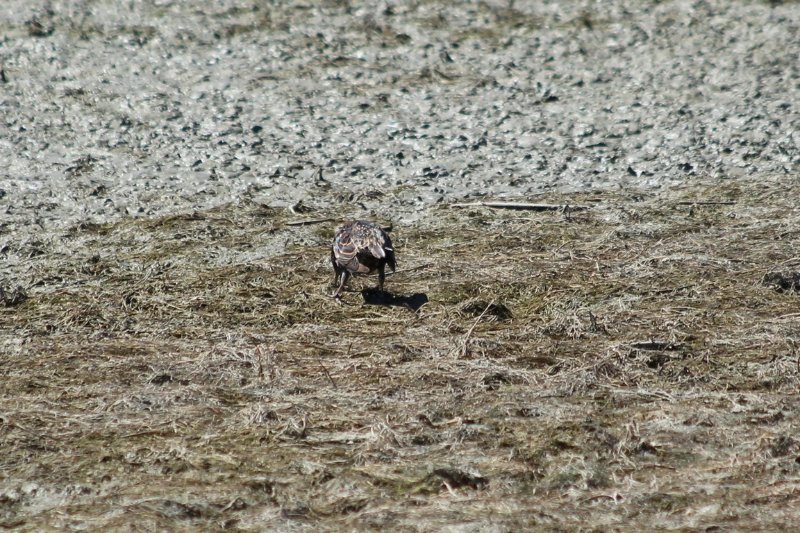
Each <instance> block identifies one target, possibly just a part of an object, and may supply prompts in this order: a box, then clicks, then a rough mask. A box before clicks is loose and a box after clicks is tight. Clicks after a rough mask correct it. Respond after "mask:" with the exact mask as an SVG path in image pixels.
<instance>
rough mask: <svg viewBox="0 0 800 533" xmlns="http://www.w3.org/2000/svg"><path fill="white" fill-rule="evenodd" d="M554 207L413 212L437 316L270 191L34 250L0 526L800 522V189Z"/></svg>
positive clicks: (1, 391) (9, 345) (27, 246)
mask: <svg viewBox="0 0 800 533" xmlns="http://www.w3.org/2000/svg"><path fill="white" fill-rule="evenodd" d="M529 200H542V201H550V202H560V201H569V202H570V203H583V204H587V203H588V204H591V205H592V206H593V207H592V208H591V209H590V210H588V211H584V212H580V213H573V214H571V215H570V216H569V218H566V217H565V216H564V215H563V214H559V213H526V212H505V211H492V210H489V209H484V208H481V209H466V210H456V209H448V208H446V207H441V208H438V210H437V211H435V212H432V213H431V215H430V217H429V220H428V221H427V222H426V223H420V224H417V225H415V226H414V227H395V230H394V233H393V239H394V240H395V244H396V246H397V248H398V250H399V256H398V258H399V262H400V265H399V271H398V273H397V274H396V275H394V276H390V277H389V278H388V281H387V288H388V289H389V290H390V291H392V292H393V293H394V294H395V295H396V296H398V297H399V298H397V299H395V300H394V303H398V302H402V301H403V300H402V297H411V296H412V295H414V294H418V295H421V294H424V295H425V296H426V297H427V300H428V302H427V303H426V304H425V305H423V306H422V307H421V308H419V309H418V310H417V311H416V312H414V311H412V310H409V309H407V308H405V307H403V306H402V305H392V306H380V305H365V304H364V296H362V294H361V293H360V292H359V289H360V288H362V287H367V286H369V285H371V284H373V283H374V280H372V279H369V280H364V281H363V282H361V281H356V282H355V283H353V284H352V286H351V291H350V292H348V293H346V295H345V302H346V303H345V305H337V304H336V303H335V302H334V301H332V300H331V299H330V297H329V296H328V294H329V293H330V290H331V289H330V286H329V283H330V281H331V280H332V278H333V276H332V273H331V271H330V267H329V265H328V263H327V258H326V246H327V242H328V240H329V238H330V235H332V232H333V229H334V223H333V222H330V223H324V224H317V225H307V226H288V225H286V222H287V221H288V220H289V219H293V218H297V217H296V216H295V215H292V214H290V213H288V212H284V211H282V210H272V209H268V208H265V207H263V206H260V205H255V204H253V205H236V206H234V205H228V206H223V207H220V208H217V209H214V210H211V211H208V212H201V213H194V214H189V215H182V216H172V217H167V218H162V219H158V220H126V221H122V222H120V223H118V224H113V225H104V226H96V225H84V226H83V227H76V228H73V229H72V230H71V231H69V232H67V233H64V234H47V233H45V234H43V235H42V237H41V239H40V240H37V241H30V242H15V243H12V244H11V245H9V247H8V248H6V249H5V250H4V253H5V255H6V259H7V260H8V265H9V266H8V267H7V272H10V273H11V274H10V278H8V279H5V280H3V285H4V288H5V289H6V291H5V292H6V294H7V295H12V294H14V292H13V291H14V289H15V288H16V287H17V286H22V287H24V289H25V291H24V292H25V293H26V294H27V296H28V299H27V300H24V298H22V299H20V298H17V299H15V300H12V299H8V298H7V299H6V303H7V305H6V306H5V307H0V329H1V330H2V331H3V333H2V337H0V342H2V352H3V355H2V356H0V371H1V372H2V375H3V379H2V381H1V382H0V406H2V407H0V447H2V450H3V454H2V456H0V525H2V526H5V527H19V528H22V529H29V530H33V529H40V528H43V527H56V528H91V529H108V528H116V529H124V528H144V529H156V528H158V529H161V528H164V529H195V528H198V529H199V528H212V529H213V528H241V529H263V528H285V529H306V528H311V527H314V528H320V527H322V528H324V529H340V528H342V529H352V528H357V529H370V528H374V529H383V528H385V527H387V526H388V525H392V526H394V527H397V528H402V529H408V530H434V529H440V528H443V527H457V526H464V527H467V526H475V527H477V528H480V529H485V528H487V527H488V526H489V525H490V524H491V525H493V526H494V527H495V528H496V529H497V530H520V529H521V528H524V527H539V528H547V529H563V530H574V529H575V528H577V527H586V528H589V529H591V528H596V529H597V530H608V529H614V528H619V529H626V530H641V529H642V528H646V529H668V528H690V529H693V528H708V527H718V528H721V529H729V528H731V529H737V530H744V529H772V530H780V529H783V530H789V529H794V528H796V527H797V526H798V525H800V518H798V511H797V505H795V504H796V502H797V499H798V494H800V477H799V476H798V474H799V473H800V465H799V464H798V462H800V440H798V439H797V437H796V436H795V434H794V431H793V427H794V424H793V420H796V419H797V417H798V415H800V407H798V403H797V402H796V401H795V399H796V397H795V394H796V391H797V386H798V382H799V380H798V376H799V375H800V374H799V369H798V365H799V364H800V361H799V360H798V355H797V352H796V348H795V347H796V343H797V340H798V339H797V337H798V329H797V320H798V317H800V314H798V312H797V305H798V298H799V297H800V295H798V294H796V293H795V290H796V284H792V283H789V285H783V286H781V284H780V280H779V279H778V278H775V277H774V276H773V277H769V276H768V277H767V278H766V281H765V282H764V283H762V280H764V279H765V278H764V276H765V275H766V274H768V273H769V272H780V273H782V274H783V275H784V276H785V279H789V280H791V279H793V278H792V274H793V272H795V271H796V270H798V269H800V254H798V253H797V250H795V242H796V239H795V237H796V235H795V233H796V231H797V230H795V229H793V228H797V227H798V211H797V209H796V208H795V207H794V206H793V203H794V200H793V198H791V197H789V196H787V195H786V194H785V191H784V190H783V189H782V188H781V187H780V186H778V185H774V186H773V185H771V184H742V183H736V184H731V185H728V186H724V187H720V186H718V187H716V188H713V189H711V188H702V187H697V188H694V189H684V190H678V191H672V192H670V193H664V194H662V195H659V196H652V195H648V194H644V193H643V194H612V193H607V194H599V193H598V194H594V195H592V196H587V195H583V196H574V197H569V198H566V197H563V198H558V197H552V196H551V197H547V198H539V199H529ZM720 200H724V201H731V202H736V203H735V204H712V205H704V204H698V205H691V204H690V203H691V202H702V201H720ZM317 215H319V216H320V217H325V216H332V215H333V213H315V214H314V216H317ZM776 279H777V280H778V281H776ZM17 294H19V293H17ZM365 294H366V296H367V297H369V296H370V295H369V293H365ZM420 298H421V297H420V296H418V297H417V299H416V300H414V301H417V302H420V301H422V300H421V299H420ZM22 300H24V301H22Z"/></svg>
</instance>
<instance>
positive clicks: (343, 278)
mask: <svg viewBox="0 0 800 533" xmlns="http://www.w3.org/2000/svg"><path fill="white" fill-rule="evenodd" d="M341 272H342V275H341V281H340V282H339V288H338V289H336V292H335V293H333V297H334V298H337V299H338V298H340V297H341V296H342V290H344V284H345V283H347V278H349V277H350V273H349V272H348V271H347V270H342V271H341Z"/></svg>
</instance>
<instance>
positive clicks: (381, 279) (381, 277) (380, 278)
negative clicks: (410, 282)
mask: <svg viewBox="0 0 800 533" xmlns="http://www.w3.org/2000/svg"><path fill="white" fill-rule="evenodd" d="M385 269H386V265H385V264H381V266H379V267H378V290H379V291H381V292H383V282H384V280H385V279H386V273H385V272H384V270H385Z"/></svg>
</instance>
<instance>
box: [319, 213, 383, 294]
mask: <svg viewBox="0 0 800 533" xmlns="http://www.w3.org/2000/svg"><path fill="white" fill-rule="evenodd" d="M331 263H333V271H334V276H335V277H334V284H336V283H338V284H339V287H338V288H337V289H336V292H335V293H333V297H334V298H339V297H340V296H341V295H342V290H343V289H344V285H345V283H347V280H348V278H349V277H350V276H351V275H353V274H372V273H373V272H375V271H376V270H377V271H378V290H379V291H383V281H384V279H385V278H386V275H385V273H384V270H385V268H386V265H389V268H391V269H392V272H394V269H395V267H396V266H397V263H396V262H395V259H394V248H393V247H392V240H391V239H390V238H389V235H388V234H387V233H386V232H385V231H383V229H381V227H380V226H377V225H375V224H373V223H372V222H367V221H365V220H356V221H353V222H348V223H347V224H345V225H344V226H342V227H341V228H339V229H338V230H336V235H334V237H333V244H332V245H331Z"/></svg>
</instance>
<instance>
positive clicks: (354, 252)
mask: <svg viewBox="0 0 800 533" xmlns="http://www.w3.org/2000/svg"><path fill="white" fill-rule="evenodd" d="M354 237H355V238H354ZM360 241H361V239H358V238H357V235H353V234H352V233H351V232H349V231H342V232H340V233H339V234H338V235H336V238H335V239H334V241H333V255H334V257H335V258H336V262H337V263H339V264H340V265H341V266H343V267H344V268H346V269H347V270H349V271H350V272H359V273H365V274H366V273H368V272H369V267H367V266H365V265H362V264H361V263H359V262H358V252H360V251H361V250H362V249H363V247H362V246H361V242H360Z"/></svg>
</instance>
